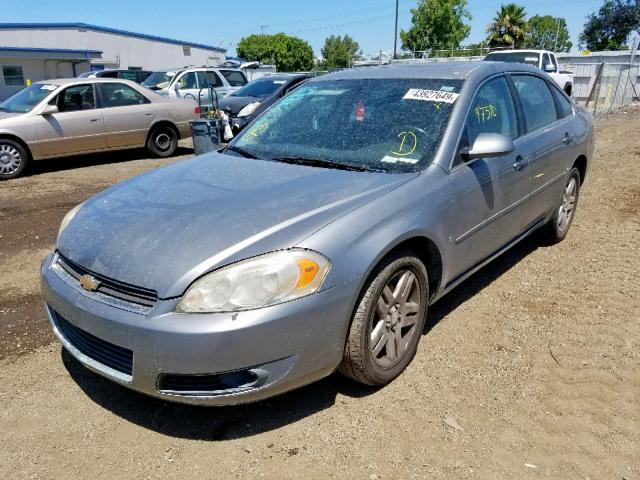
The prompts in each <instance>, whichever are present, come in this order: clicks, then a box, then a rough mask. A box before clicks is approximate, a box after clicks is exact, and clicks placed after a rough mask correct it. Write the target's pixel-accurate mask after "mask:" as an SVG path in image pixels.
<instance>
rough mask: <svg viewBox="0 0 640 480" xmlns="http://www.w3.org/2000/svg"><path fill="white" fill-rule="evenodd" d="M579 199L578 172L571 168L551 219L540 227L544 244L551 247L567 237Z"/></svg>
mask: <svg viewBox="0 0 640 480" xmlns="http://www.w3.org/2000/svg"><path fill="white" fill-rule="evenodd" d="M579 197H580V172H579V171H578V169H577V168H575V167H574V168H573V169H572V170H571V172H569V177H568V178H567V183H566V184H565V186H564V189H563V190H562V198H561V199H560V203H559V205H558V206H557V207H556V209H555V212H554V213H553V217H551V219H550V220H549V221H548V222H547V223H546V224H545V225H544V226H543V227H542V229H541V232H540V233H541V236H542V240H543V241H544V243H546V244H548V245H553V244H556V243H559V242H561V241H562V240H564V237H566V236H567V233H568V232H569V228H570V227H571V223H572V222H573V217H574V216H575V213H576V207H577V206H578V198H579Z"/></svg>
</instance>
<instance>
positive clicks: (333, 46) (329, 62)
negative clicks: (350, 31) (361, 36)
mask: <svg viewBox="0 0 640 480" xmlns="http://www.w3.org/2000/svg"><path fill="white" fill-rule="evenodd" d="M321 52H322V58H323V59H324V62H323V68H326V69H328V70H332V69H334V68H346V67H349V66H351V63H352V62H353V60H354V59H355V58H356V56H358V55H359V52H360V46H359V45H358V42H356V41H355V40H354V39H353V38H351V37H350V36H349V35H345V36H344V37H341V36H340V35H338V36H334V35H331V36H330V37H328V38H327V39H326V40H325V41H324V47H322V50H321Z"/></svg>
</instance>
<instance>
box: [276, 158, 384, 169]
mask: <svg viewBox="0 0 640 480" xmlns="http://www.w3.org/2000/svg"><path fill="white" fill-rule="evenodd" d="M271 160H273V161H276V162H283V163H291V164H294V165H308V166H310V167H320V168H335V169H337V170H350V171H353V172H371V171H372V169H371V168H369V167H367V166H365V165H353V164H350V163H340V162H332V161H331V160H322V159H320V158H305V157H279V158H272V159H271Z"/></svg>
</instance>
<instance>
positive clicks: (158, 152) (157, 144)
mask: <svg viewBox="0 0 640 480" xmlns="http://www.w3.org/2000/svg"><path fill="white" fill-rule="evenodd" d="M177 149H178V134H177V133H176V131H175V130H174V129H173V128H171V127H169V126H168V125H160V126H157V127H154V128H153V129H152V130H151V132H150V133H149V138H147V150H148V152H149V153H150V154H151V155H152V156H154V157H159V158H167V157H170V156H172V155H173V154H174V153H176V150H177Z"/></svg>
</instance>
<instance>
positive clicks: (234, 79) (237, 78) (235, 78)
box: [220, 70, 247, 87]
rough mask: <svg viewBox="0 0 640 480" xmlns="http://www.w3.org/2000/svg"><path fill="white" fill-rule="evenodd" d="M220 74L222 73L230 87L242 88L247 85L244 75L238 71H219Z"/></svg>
mask: <svg viewBox="0 0 640 480" xmlns="http://www.w3.org/2000/svg"><path fill="white" fill-rule="evenodd" d="M220 73H222V75H223V76H224V78H226V79H227V82H229V85H231V86H232V87H242V86H243V85H246V83H247V78H246V77H245V76H244V73H242V72H240V71H239V70H220Z"/></svg>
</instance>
